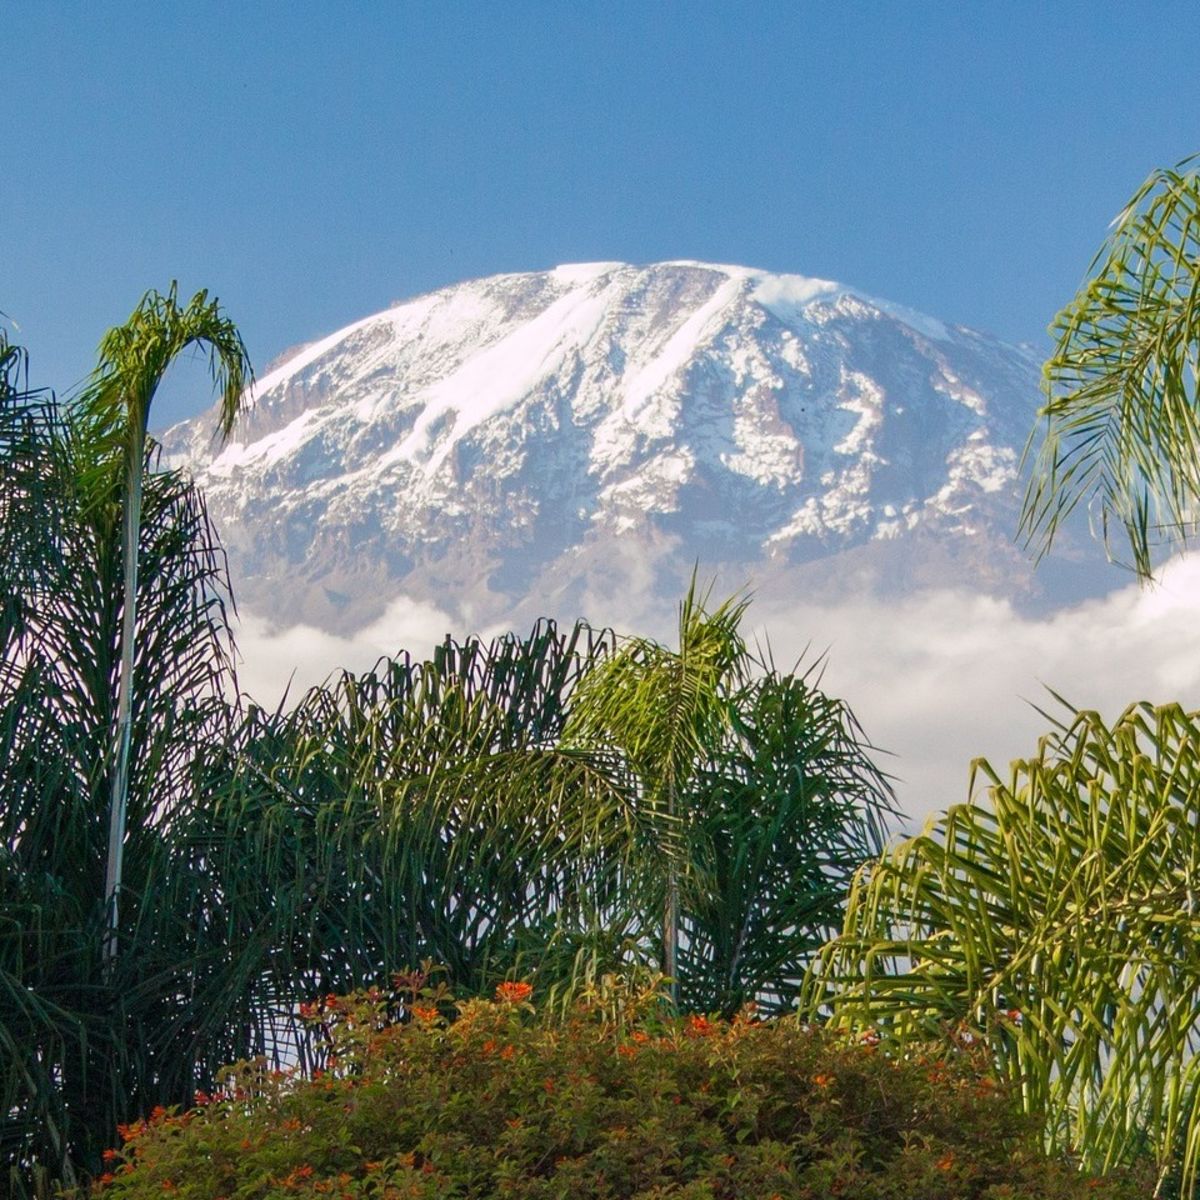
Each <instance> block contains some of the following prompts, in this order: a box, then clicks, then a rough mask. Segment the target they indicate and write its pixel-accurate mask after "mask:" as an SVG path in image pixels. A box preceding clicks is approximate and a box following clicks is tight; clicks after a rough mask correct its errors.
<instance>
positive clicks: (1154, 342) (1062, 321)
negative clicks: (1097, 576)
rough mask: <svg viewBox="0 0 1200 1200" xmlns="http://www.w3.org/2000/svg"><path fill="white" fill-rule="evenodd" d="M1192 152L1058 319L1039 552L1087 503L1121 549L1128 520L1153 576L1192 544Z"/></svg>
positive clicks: (1030, 537)
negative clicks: (1163, 546)
mask: <svg viewBox="0 0 1200 1200" xmlns="http://www.w3.org/2000/svg"><path fill="white" fill-rule="evenodd" d="M1192 161H1193V160H1190V159H1189V160H1185V161H1184V162H1183V163H1181V164H1179V166H1178V167H1176V168H1175V169H1174V170H1167V171H1156V172H1155V173H1154V174H1153V175H1151V177H1150V178H1149V179H1148V180H1147V181H1146V182H1145V183H1144V184H1143V185H1142V187H1141V188H1140V189H1139V190H1138V191H1137V193H1136V194H1135V195H1134V196H1133V198H1132V199H1131V200H1130V202H1129V204H1128V205H1127V206H1126V208H1125V209H1124V211H1123V212H1122V213H1121V214H1120V215H1119V216H1118V217H1117V219H1116V221H1115V222H1114V228H1113V232H1112V234H1111V236H1110V237H1109V239H1108V241H1107V242H1106V243H1105V245H1104V246H1103V247H1102V249H1101V250H1100V252H1099V253H1098V254H1097V256H1096V258H1095V260H1094V261H1093V263H1092V278H1091V279H1090V280H1089V282H1088V283H1087V284H1086V285H1085V286H1084V287H1083V288H1082V289H1081V291H1080V292H1079V294H1078V296H1076V298H1075V299H1074V300H1073V301H1072V302H1071V303H1070V304H1069V305H1068V306H1067V307H1066V308H1064V309H1063V311H1062V312H1061V313H1059V314H1058V316H1057V318H1056V319H1055V321H1054V324H1053V325H1052V327H1051V334H1052V335H1053V336H1054V338H1055V341H1056V343H1057V344H1056V347H1055V351H1054V354H1053V355H1052V357H1051V358H1050V359H1049V361H1048V362H1047V363H1046V366H1045V382H1046V394H1047V402H1046V404H1045V406H1044V407H1043V408H1042V410H1041V413H1040V416H1041V417H1043V418H1044V422H1045V424H1044V430H1045V433H1044V439H1043V441H1042V444H1041V447H1040V448H1039V450H1038V452H1037V455H1036V458H1035V460H1034V463H1033V470H1032V474H1031V477H1030V480H1029V484H1028V487H1027V490H1026V494H1025V503H1024V509H1023V512H1022V516H1021V534H1022V535H1023V536H1024V538H1025V540H1026V542H1027V544H1029V545H1032V546H1033V547H1034V548H1035V549H1036V550H1037V552H1038V554H1039V556H1040V555H1042V554H1045V553H1046V551H1047V550H1048V549H1049V548H1050V545H1051V543H1052V542H1053V540H1054V537H1055V535H1056V533H1057V531H1058V528H1059V526H1060V525H1061V524H1062V522H1063V521H1064V520H1065V519H1066V517H1067V516H1068V515H1069V514H1070V513H1071V512H1072V511H1073V510H1074V509H1075V507H1076V506H1077V505H1079V504H1080V503H1086V504H1087V505H1088V507H1089V508H1092V509H1094V510H1095V513H1096V516H1097V518H1098V521H1099V524H1100V528H1101V532H1102V535H1103V538H1104V542H1105V546H1106V548H1108V549H1109V551H1110V553H1112V545H1111V534H1112V532H1113V530H1114V529H1119V530H1120V531H1122V532H1123V534H1124V537H1125V539H1126V541H1127V542H1128V546H1129V552H1130V555H1131V559H1132V562H1131V564H1130V565H1131V566H1132V567H1133V568H1134V569H1135V570H1136V571H1137V573H1138V574H1139V575H1140V576H1142V577H1143V578H1147V577H1149V576H1150V574H1151V568H1152V563H1151V551H1152V549H1153V547H1154V545H1155V544H1157V543H1160V542H1163V541H1171V540H1179V541H1185V540H1186V538H1187V537H1188V536H1189V535H1190V533H1192V532H1193V531H1194V528H1195V525H1196V522H1197V519H1198V518H1200V408H1198V404H1197V392H1196V388H1197V370H1198V367H1200V177H1198V176H1197V173H1196V171H1195V169H1194V168H1192V165H1191V164H1192ZM1032 441H1033V439H1032V438H1031V441H1030V447H1029V448H1027V450H1026V455H1027V456H1028V455H1029V454H1030V450H1031V448H1032Z"/></svg>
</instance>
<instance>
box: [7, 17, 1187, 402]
mask: <svg viewBox="0 0 1200 1200" xmlns="http://www.w3.org/2000/svg"><path fill="white" fill-rule="evenodd" d="M4 25H5V52H4V66H3V71H4V77H5V87H4V101H3V103H4V110H5V112H4V115H5V118H6V119H5V121H4V150H5V154H4V162H5V165H4V168H3V173H2V176H0V178H2V180H3V181H2V182H0V228H2V229H3V231H4V249H3V258H2V260H0V310H3V311H4V312H6V313H7V314H9V316H10V317H11V318H12V319H13V320H15V321H16V322H17V323H18V325H19V333H18V334H17V335H16V336H17V338H18V339H19V340H23V341H24V342H25V343H26V345H28V347H29V348H30V350H31V353H32V366H31V370H32V376H33V380H34V381H35V382H38V383H42V384H47V385H52V386H54V387H56V388H57V389H58V390H60V391H66V390H68V389H69V387H70V385H71V384H72V383H73V382H75V381H76V380H77V379H78V378H79V377H80V376H81V375H82V374H83V373H84V372H85V371H86V370H87V369H88V367H89V366H90V365H91V363H92V361H93V359H92V355H93V351H94V347H95V345H96V343H97V341H98V340H99V338H100V336H101V334H102V333H103V331H104V329H105V328H106V327H107V326H108V325H110V324H113V323H115V322H117V321H119V320H122V319H123V318H124V317H125V316H126V315H127V314H128V312H129V310H130V309H131V308H132V307H133V305H134V303H135V302H136V300H137V298H138V297H139V295H140V294H141V293H142V292H143V291H144V290H145V289H146V288H148V287H151V286H155V287H165V286H166V284H167V283H168V281H169V280H170V279H172V278H175V277H177V278H178V279H179V281H180V285H181V288H182V289H184V290H185V291H187V292H190V291H192V290H194V289H196V288H198V287H208V288H209V289H210V290H211V291H213V292H215V293H216V294H218V295H219V296H220V297H221V299H222V301H223V302H224V304H225V306H226V308H227V310H228V312H229V314H230V315H231V316H232V317H233V318H234V319H235V320H236V321H237V322H238V323H239V325H240V326H241V328H242V331H243V334H244V336H245V338H246V341H247V344H248V345H249V348H250V350H251V353H252V356H253V358H254V360H255V363H256V366H258V367H259V369H260V370H261V369H262V368H263V367H265V366H266V364H267V362H268V361H269V360H270V359H271V358H272V357H274V356H275V355H276V354H278V353H279V352H280V351H282V350H283V349H285V348H286V347H288V346H290V345H293V344H295V343H297V342H301V341H308V340H311V339H313V338H314V337H317V336H319V335H321V334H324V333H328V332H331V331H332V330H334V329H336V328H338V327H340V326H341V325H344V324H346V323H348V322H350V321H351V320H354V319H356V318H358V317H361V316H364V315H366V314H368V313H370V312H372V311H375V310H377V309H380V308H382V307H384V306H386V305H387V304H389V303H390V302H392V301H393V300H396V299H400V298H403V297H407V296H410V295H414V294H416V293H419V292H421V291H425V290H428V289H431V288H434V287H438V286H440V285H442V284H447V283H451V282H454V281H456V280H459V279H464V278H470V277H473V276H479V275H486V274H491V273H494V272H500V271H520V270H533V269H537V268H542V267H548V266H552V265H554V264H556V263H559V262H567V261H580V260H593V259H624V260H629V261H634V262H647V261H653V260H657V259H664V258H697V259H707V260H713V261H719V262H735V263H741V264H745V265H750V266H757V267H764V268H768V269H772V270H778V271H792V272H798V273H801V274H810V275H818V276H824V277H827V278H833V279H839V280H842V281H844V282H847V283H852V284H854V285H856V286H858V287H860V288H863V289H866V290H868V291H871V292H874V293H875V294H877V295H879V296H883V297H886V298H889V299H892V300H896V301H899V302H901V303H903V304H906V305H910V306H912V307H914V308H918V309H922V310H925V311H927V312H930V313H933V314H935V315H938V316H941V317H945V318H948V319H950V320H955V321H960V322H963V323H965V324H970V325H975V326H977V327H980V328H984V329H988V330H991V331H993V332H995V333H997V334H999V335H1001V336H1003V337H1006V338H1009V339H1011V340H1014V341H1020V340H1030V341H1037V340H1039V339H1041V338H1042V336H1043V330H1044V327H1045V325H1046V324H1047V322H1048V321H1049V320H1050V318H1051V317H1052V316H1053V313H1054V312H1055V310H1056V309H1057V308H1058V307H1059V306H1060V305H1061V304H1062V303H1063V302H1065V301H1066V300H1067V299H1068V298H1069V297H1070V295H1071V293H1072V292H1073V291H1074V289H1075V287H1076V285H1077V284H1078V283H1079V281H1080V279H1081V277H1082V275H1083V273H1084V271H1085V269H1086V267H1087V263H1088V261H1089V259H1090V257H1091V255H1092V253H1093V252H1094V251H1095V249H1096V247H1097V245H1098V243H1099V241H1100V239H1101V238H1102V236H1103V233H1104V229H1105V226H1106V225H1107V223H1108V221H1109V220H1110V219H1111V218H1112V216H1113V215H1114V213H1115V212H1116V211H1117V210H1118V209H1119V208H1120V206H1121V204H1122V203H1123V201H1124V200H1125V198H1126V197H1127V196H1128V195H1129V193H1130V192H1131V191H1132V190H1133V189H1134V187H1136V185H1137V184H1138V183H1140V182H1141V180H1142V178H1143V177H1144V176H1145V175H1146V174H1147V173H1148V172H1149V171H1150V170H1151V169H1152V168H1154V167H1155V166H1158V165H1166V164H1170V163H1173V162H1175V161H1177V160H1178V159H1180V158H1182V157H1183V156H1184V155H1185V154H1188V153H1191V152H1193V151H1195V150H1198V149H1200V71H1198V70H1197V68H1196V65H1195V47H1196V45H1197V44H1198V40H1200V5H1197V4H1195V3H1194V2H1193V3H1172V2H1165V0H1160V2H1156V3H1131V2H1128V0H1126V2H1125V3H1099V2H1096V0H1092V2H1091V3H1067V2H1061V0H1060V2H1056V3H1053V4H1048V3H1045V2H1044V0H1041V2H1037V3H1033V2H1030V3H1023V2H1020V0H1005V2H1003V3H1001V2H1000V0H996V2H994V3H983V2H978V3H949V2H936V0H930V2H923V3H922V2H916V0H895V2H894V3H843V2H830V3H799V2H792V3H781V4H769V3H759V4H745V3H727V4H715V3H699V2H697V3H690V4H682V3H679V4H674V3H637V4H621V3H615V2H609V3H603V4H590V3H583V2H573V3H558V4H551V3H537V4H535V3H522V2H520V0H508V2H507V3H505V4H486V5H485V4H450V3H445V2H443V3H439V4H430V5H418V4H397V3H375V4H372V3H367V2H366V0H364V2H362V3H357V4H328V3H326V4H320V5H318V4H305V3H297V2H294V3H289V4H271V5H269V4H266V3H247V2H245V0H239V2H237V3H230V4H216V3H200V2H198V3H195V4H188V5H183V4H158V3H152V4H151V3H146V4H142V3H134V2H133V0H123V2H122V3H121V4H119V5H118V4H108V5H104V4H85V3H82V2H77V3H50V2H49V0H46V2H44V3H36V2H35V3H30V4H24V5H14V6H11V7H9V8H8V9H7V10H6V12H5V16H4ZM189 370H190V368H185V369H184V371H183V373H182V375H181V378H180V379H178V380H176V381H175V384H174V386H173V387H172V388H171V389H170V390H169V391H168V392H167V393H166V394H165V395H164V396H162V397H160V403H159V406H158V409H157V410H156V413H155V421H154V423H155V424H156V425H160V424H163V423H166V422H167V421H169V420H173V419H175V418H177V417H179V416H181V415H184V414H186V413H188V412H190V411H193V410H194V409H195V408H196V407H197V406H198V403H199V397H200V396H201V395H202V394H203V391H204V388H203V380H202V377H201V376H200V374H199V373H198V369H196V370H195V371H194V372H193V374H192V375H189V374H188V371H189Z"/></svg>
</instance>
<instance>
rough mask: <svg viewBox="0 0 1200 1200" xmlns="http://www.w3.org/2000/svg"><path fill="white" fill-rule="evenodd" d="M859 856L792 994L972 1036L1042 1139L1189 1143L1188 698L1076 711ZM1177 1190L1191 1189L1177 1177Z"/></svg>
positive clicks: (1083, 1148) (1101, 1160) (1087, 1155)
mask: <svg viewBox="0 0 1200 1200" xmlns="http://www.w3.org/2000/svg"><path fill="white" fill-rule="evenodd" d="M976 772H977V774H978V775H979V776H980V777H981V778H982V779H984V780H986V782H987V784H988V788H987V800H986V801H985V800H983V799H982V798H981V799H976V800H974V801H972V802H971V803H969V804H965V805H959V806H956V807H955V808H952V809H950V810H949V812H948V813H947V814H946V815H945V816H944V817H942V818H940V819H938V820H936V821H932V822H931V823H930V825H929V826H928V827H927V828H926V830H925V832H924V833H923V834H921V835H920V836H919V837H916V838H912V839H910V840H908V841H906V842H904V843H903V844H901V845H900V846H898V847H896V848H895V849H893V850H891V851H889V852H888V853H886V854H884V855H883V856H882V857H881V858H880V859H878V860H877V861H875V862H873V863H871V864H870V865H868V866H867V867H865V868H864V869H863V870H862V871H861V872H860V874H859V876H858V878H857V879H856V881H855V884H854V887H853V890H852V892H851V896H850V901H849V905H848V909H847V914H846V921H845V926H844V929H843V932H842V934H841V935H840V936H839V937H837V938H836V939H834V940H833V941H832V942H831V943H830V944H829V945H828V946H827V947H826V948H825V950H824V951H823V952H822V954H821V956H820V959H819V962H818V964H817V966H816V967H815V969H814V970H813V972H812V974H811V976H810V979H809V981H808V985H807V995H806V1004H807V1008H808V1011H810V1012H812V1013H816V1012H818V1011H820V1010H821V1009H824V1010H825V1011H826V1012H827V1013H828V1014H830V1015H831V1016H832V1018H833V1019H834V1020H836V1021H838V1022H842V1023H846V1024H849V1025H852V1026H855V1027H858V1028H867V1027H870V1028H874V1029H876V1030H879V1031H881V1032H882V1033H884V1034H885V1035H891V1036H895V1037H899V1038H907V1037H910V1036H916V1035H927V1034H936V1033H937V1032H939V1031H944V1030H945V1029H947V1028H951V1029H953V1028H961V1027H967V1028H970V1029H972V1030H975V1031H976V1032H977V1033H981V1034H982V1035H983V1036H986V1037H987V1038H989V1039H990V1042H991V1045H992V1047H993V1049H994V1051H995V1053H996V1056H997V1059H998V1061H999V1063H1000V1065H1001V1067H1002V1069H1003V1070H1004V1071H1005V1072H1006V1073H1007V1074H1008V1075H1009V1076H1010V1077H1011V1078H1012V1080H1013V1081H1014V1083H1016V1084H1017V1085H1018V1086H1019V1089H1020V1094H1021V1096H1022V1099H1023V1102H1024V1104H1025V1107H1026V1108H1027V1110H1028V1111H1029V1112H1030V1113H1031V1114H1034V1115H1035V1116H1036V1117H1037V1118H1038V1119H1040V1120H1042V1121H1043V1122H1044V1127H1045V1132H1046V1137H1047V1140H1048V1141H1049V1142H1050V1144H1051V1145H1053V1146H1056V1147H1058V1148H1060V1149H1072V1150H1073V1151H1077V1152H1078V1153H1079V1154H1080V1155H1081V1156H1082V1158H1083V1160H1084V1162H1085V1164H1086V1165H1089V1166H1091V1167H1093V1168H1096V1169H1103V1168H1104V1167H1106V1166H1108V1165H1111V1164H1112V1163H1114V1162H1118V1161H1121V1160H1124V1159H1128V1158H1130V1157H1132V1156H1133V1155H1135V1154H1137V1153H1139V1152H1141V1151H1143V1150H1147V1149H1148V1150H1149V1151H1151V1152H1152V1153H1154V1154H1155V1155H1156V1157H1157V1159H1158V1161H1159V1164H1160V1169H1161V1173H1162V1177H1163V1179H1164V1180H1165V1179H1167V1178H1169V1177H1171V1176H1173V1175H1174V1176H1177V1177H1178V1178H1179V1180H1180V1181H1181V1182H1182V1184H1183V1186H1184V1188H1185V1190H1186V1189H1190V1188H1192V1187H1193V1186H1194V1185H1195V1183H1196V1181H1197V1171H1198V1168H1200V1156H1198V1155H1197V1147H1196V1143H1197V1137H1198V1130H1200V1092H1198V1090H1197V1085H1198V1084H1200V1058H1197V1055H1196V1050H1197V1048H1198V1043H1200V1034H1198V1033H1197V1030H1200V918H1198V916H1197V911H1198V909H1197V906H1198V903H1200V834H1198V830H1200V820H1198V810H1200V714H1189V713H1185V712H1184V711H1183V710H1182V709H1181V708H1179V707H1178V706H1177V705H1168V706H1164V707H1161V708H1152V707H1151V706H1149V705H1145V704H1142V705H1135V706H1133V707H1132V708H1130V709H1128V710H1127V711H1126V712H1125V713H1124V714H1123V715H1122V716H1121V717H1120V718H1119V719H1118V720H1117V722H1116V723H1115V724H1114V725H1112V726H1111V727H1110V726H1108V725H1106V724H1105V723H1104V722H1103V721H1102V720H1101V718H1100V717H1099V716H1098V715H1097V714H1096V713H1090V712H1082V713H1079V714H1077V715H1076V716H1075V717H1074V719H1073V721H1072V722H1071V723H1070V724H1069V725H1068V726H1067V728H1066V729H1064V730H1062V731H1060V732H1056V733H1054V734H1052V735H1050V736H1048V737H1046V738H1044V739H1043V740H1042V741H1041V743H1040V744H1039V746H1038V751H1037V754H1036V755H1035V756H1034V757H1033V758H1030V759H1027V760H1022V761H1018V762H1015V763H1013V764H1012V768H1011V771H1010V773H1009V774H1008V776H1007V777H1001V776H1000V775H999V774H998V773H997V772H995V771H993V770H992V768H991V767H990V766H988V764H987V763H985V762H979V763H977V764H976ZM1187 1194H1190V1192H1189V1193H1187Z"/></svg>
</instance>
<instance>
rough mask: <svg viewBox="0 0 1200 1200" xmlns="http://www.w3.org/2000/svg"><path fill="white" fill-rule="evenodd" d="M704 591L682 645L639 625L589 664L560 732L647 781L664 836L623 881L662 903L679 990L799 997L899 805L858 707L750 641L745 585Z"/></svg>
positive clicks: (674, 994)
mask: <svg viewBox="0 0 1200 1200" xmlns="http://www.w3.org/2000/svg"><path fill="white" fill-rule="evenodd" d="M706 601H707V597H706V596H703V597H702V596H699V595H698V594H697V589H696V580H695V577H694V576H693V579H692V583H691V586H690V588H689V590H688V593H687V595H686V596H685V597H684V600H683V602H682V603H681V605H680V608H679V647H678V649H677V650H671V649H669V648H668V647H665V646H662V645H660V644H659V643H657V642H654V641H652V640H650V639H647V638H640V637H635V638H630V639H628V640H626V641H624V642H623V643H620V644H619V645H618V646H617V649H616V651H615V653H614V654H613V655H612V656H611V657H610V658H608V659H606V660H604V661H602V662H599V663H598V664H597V665H596V666H595V667H594V668H593V669H592V670H591V671H590V672H588V673H587V674H586V675H585V676H584V677H583V679H582V680H581V681H580V685H579V688H578V689H577V691H576V694H575V696H574V698H573V700H572V705H571V712H570V715H569V717H568V719H567V723H566V726H565V729H564V736H565V739H566V741H567V743H568V744H570V745H581V746H588V745H591V746H612V747H615V748H617V749H618V750H619V751H620V752H621V753H622V755H623V756H624V757H625V759H626V760H627V762H628V763H629V765H630V768H631V770H632V772H633V776H634V779H635V780H636V781H637V784H638V788H639V807H640V809H641V810H642V811H643V813H644V814H645V820H646V821H647V824H648V829H649V831H650V833H651V837H650V840H649V842H648V844H647V845H646V846H645V848H644V849H643V851H642V855H641V857H640V859H639V862H640V867H639V870H638V872H637V873H636V875H635V876H634V877H631V878H630V880H629V881H628V883H627V885H626V886H627V890H628V893H629V895H630V896H636V897H639V901H638V902H639V904H641V905H642V906H643V911H644V912H648V911H652V910H653V909H655V908H657V911H659V912H661V913H662V918H661V923H660V924H659V926H658V932H659V935H660V944H661V964H662V971H663V973H664V974H665V975H666V976H667V977H668V979H669V980H670V984H669V987H670V995H671V999H672V1001H673V1002H674V1003H675V1004H677V1005H678V1004H679V1003H680V1001H681V999H682V1000H683V1001H684V1002H685V1004H686V1006H687V1007H690V1008H692V1009H696V1010H701V1011H709V1012H711V1011H713V1010H714V1009H722V1010H724V1011H726V1012H733V1011H736V1009H737V1008H738V1007H739V1006H740V1005H741V1004H742V1003H744V1002H746V1001H748V1000H758V1001H759V1002H765V1003H767V1004H769V1005H771V1006H774V1007H776V1008H779V1009H781V1010H787V1009H788V1008H790V1007H791V1004H792V1001H793V998H794V994H795V990H796V988H797V987H798V986H799V983H800V980H801V978H802V976H803V973H804V969H805V967H806V965H807V959H808V956H809V955H810V954H811V953H812V952H813V951H814V950H815V949H816V948H817V947H818V946H820V945H821V943H822V942H823V941H824V940H825V937H826V936H827V935H828V934H829V933H830V932H832V931H833V930H834V929H835V928H836V927H837V926H838V924H839V923H840V919H841V911H842V899H843V895H844V888H845V885H846V884H847V883H848V881H849V878H850V876H851V874H852V873H853V871H854V870H855V869H856V868H857V867H858V866H859V865H860V864H861V863H862V862H863V861H864V860H865V859H867V858H869V857H871V856H873V855H874V854H876V853H878V852H879V850H880V849H881V848H882V845H883V840H884V836H885V827H886V823H887V820H888V818H889V817H890V816H892V815H893V814H894V813H895V811H896V810H895V806H894V801H893V797H892V792H891V787H890V784H889V783H888V780H887V778H886V776H884V775H883V774H882V773H881V772H880V771H879V770H878V769H877V768H876V767H875V765H874V763H873V762H872V761H871V759H870V757H869V752H870V750H872V749H873V747H872V746H871V744H870V742H869V741H868V740H867V739H866V737H865V736H864V735H863V733H862V730H861V728H860V727H859V725H858V723H857V721H856V720H855V718H854V714H853V713H852V712H851V711H850V710H849V708H847V706H846V705H845V704H843V703H842V702H841V701H838V700H835V699H833V698H831V697H828V696H826V695H825V694H824V693H822V692H821V691H820V689H819V687H818V686H817V682H819V681H818V680H817V679H815V678H814V673H813V672H811V671H810V672H809V673H807V674H806V675H803V676H799V677H798V676H797V675H795V674H794V673H793V674H787V675H783V674H781V673H780V672H778V671H777V670H776V669H775V667H774V665H773V664H772V663H771V662H770V661H769V659H767V660H764V659H762V658H760V657H759V656H758V655H756V654H753V653H752V652H751V651H750V650H749V648H748V647H747V645H746V642H745V640H744V638H743V637H742V634H741V632H740V624H741V621H742V618H743V616H744V614H745V612H746V608H747V603H748V602H747V601H746V600H745V599H744V598H738V597H731V598H730V599H728V600H726V601H724V602H723V603H722V604H720V605H718V606H717V607H716V608H715V609H713V610H712V611H711V612H709V611H707V610H706V607H705V605H706ZM643 921H644V918H643Z"/></svg>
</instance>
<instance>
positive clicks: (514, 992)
mask: <svg viewBox="0 0 1200 1200" xmlns="http://www.w3.org/2000/svg"><path fill="white" fill-rule="evenodd" d="M532 995H533V986H532V985H531V984H528V983H502V984H500V986H499V987H498V988H496V999H497V1000H500V1001H502V1002H503V1003H505V1004H520V1003H522V1002H523V1001H525V1000H528V999H529V997H530V996H532Z"/></svg>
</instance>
